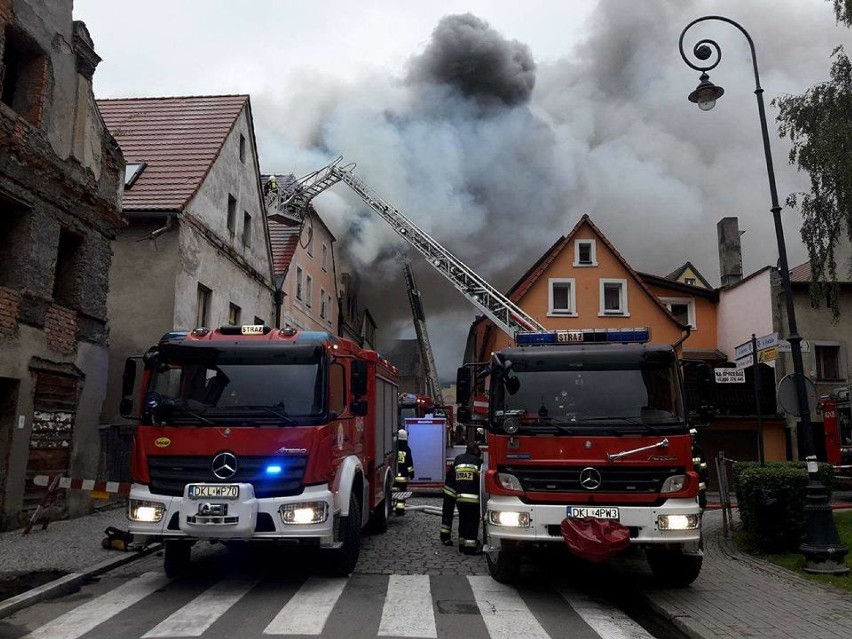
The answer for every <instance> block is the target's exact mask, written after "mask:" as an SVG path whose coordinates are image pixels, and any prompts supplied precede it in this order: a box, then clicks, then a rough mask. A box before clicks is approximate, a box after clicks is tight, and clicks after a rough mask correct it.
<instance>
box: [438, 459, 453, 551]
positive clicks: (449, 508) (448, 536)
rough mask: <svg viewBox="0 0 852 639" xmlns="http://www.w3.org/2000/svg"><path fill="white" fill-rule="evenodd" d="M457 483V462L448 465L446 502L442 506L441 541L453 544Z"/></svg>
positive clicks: (445, 482)
mask: <svg viewBox="0 0 852 639" xmlns="http://www.w3.org/2000/svg"><path fill="white" fill-rule="evenodd" d="M455 483H456V467H455V464H453V465H451V466H448V467H447V476H446V478H445V479H444V503H443V505H442V507H441V543H442V544H444V545H445V546H452V545H453V540H452V532H453V516H454V515H455V514H456V489H455V488H453V486H455Z"/></svg>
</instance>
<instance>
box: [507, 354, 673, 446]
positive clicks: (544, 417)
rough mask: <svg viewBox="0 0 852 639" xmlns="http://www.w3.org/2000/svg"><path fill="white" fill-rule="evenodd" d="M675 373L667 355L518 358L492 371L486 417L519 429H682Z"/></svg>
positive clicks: (622, 430)
mask: <svg viewBox="0 0 852 639" xmlns="http://www.w3.org/2000/svg"><path fill="white" fill-rule="evenodd" d="M679 383H680V382H679V377H678V374H677V369H676V366H675V363H674V361H673V360H668V358H662V359H657V360H654V359H651V360H637V361H635V362H634V363H633V364H632V365H631V364H630V363H629V362H624V361H620V362H617V363H613V362H605V361H594V362H585V363H584V364H583V365H581V366H574V367H569V366H566V365H565V363H564V362H558V361H547V360H542V359H534V358H524V357H518V358H515V359H513V360H511V365H510V367H509V370H507V371H505V370H504V371H503V372H502V373H501V374H500V375H492V387H491V392H492V397H493V401H492V406H493V414H492V422H494V423H495V424H496V425H499V424H500V423H502V421H504V420H505V419H507V418H509V417H515V418H517V419H518V421H519V425H520V428H521V429H522V430H541V429H543V428H544V429H549V430H554V429H555V430H557V431H562V432H568V433H570V432H572V431H573V430H575V429H576V430H583V431H585V432H588V430H589V429H595V430H605V431H615V432H619V433H620V432H629V431H636V430H637V428H638V429H639V430H643V431H645V430H647V431H654V432H656V431H657V430H667V431H669V430H673V429H678V430H681V429H684V428H685V421H684V417H683V405H682V402H681V400H680V392H679V388H680V386H679Z"/></svg>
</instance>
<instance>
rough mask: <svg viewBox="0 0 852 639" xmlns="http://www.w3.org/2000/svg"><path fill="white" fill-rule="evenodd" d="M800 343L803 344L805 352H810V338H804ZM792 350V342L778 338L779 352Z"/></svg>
mask: <svg viewBox="0 0 852 639" xmlns="http://www.w3.org/2000/svg"><path fill="white" fill-rule="evenodd" d="M799 343H800V344H801V345H802V352H803V353H810V352H811V345H810V342H808V340H806V339H803V340H802V341H801V342H799ZM791 351H792V349H791V348H790V342H788V341H787V340H786V339H779V340H778V352H779V353H789V352H791Z"/></svg>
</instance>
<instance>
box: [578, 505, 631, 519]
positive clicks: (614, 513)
mask: <svg viewBox="0 0 852 639" xmlns="http://www.w3.org/2000/svg"><path fill="white" fill-rule="evenodd" d="M566 511H567V512H566V514H567V516H568V517H572V518H574V519H582V518H583V517H594V518H595V519H618V508H609V507H603V506H599V507H597V508H589V507H587V506H568V507H567V508H566Z"/></svg>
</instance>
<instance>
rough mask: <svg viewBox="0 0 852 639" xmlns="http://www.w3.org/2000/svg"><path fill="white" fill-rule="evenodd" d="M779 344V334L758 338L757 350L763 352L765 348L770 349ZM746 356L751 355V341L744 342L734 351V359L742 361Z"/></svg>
mask: <svg viewBox="0 0 852 639" xmlns="http://www.w3.org/2000/svg"><path fill="white" fill-rule="evenodd" d="M777 344H778V333H769V334H767V335H763V336H761V337H758V338H757V350H759V351H762V350H763V349H764V348H770V347H772V346H775V345H777ZM746 355H751V340H749V341H747V342H743V343H742V344H740V345H739V346H737V347H736V348H735V349H734V357H735V358H736V359H740V358H741V357H745V356H746Z"/></svg>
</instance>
